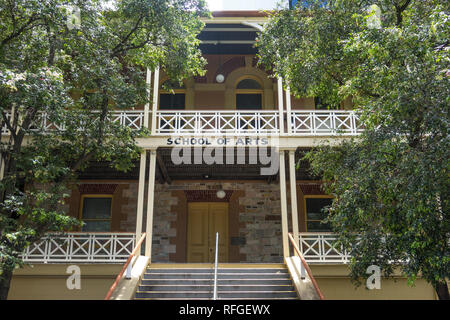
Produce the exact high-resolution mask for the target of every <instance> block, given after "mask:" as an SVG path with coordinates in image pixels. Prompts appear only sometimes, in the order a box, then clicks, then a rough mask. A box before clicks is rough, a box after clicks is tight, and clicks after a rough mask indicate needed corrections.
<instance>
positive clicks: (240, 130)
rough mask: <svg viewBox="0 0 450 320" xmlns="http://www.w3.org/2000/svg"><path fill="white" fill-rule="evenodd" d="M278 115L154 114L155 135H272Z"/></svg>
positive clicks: (168, 112) (277, 130)
mask: <svg viewBox="0 0 450 320" xmlns="http://www.w3.org/2000/svg"><path fill="white" fill-rule="evenodd" d="M278 124H279V121H278V112H277V111H275V110H268V111H260V110H259V111H184V110H183V111H158V113H157V125H158V127H157V130H156V133H157V134H179V135H191V134H276V133H278V132H279V128H278Z"/></svg>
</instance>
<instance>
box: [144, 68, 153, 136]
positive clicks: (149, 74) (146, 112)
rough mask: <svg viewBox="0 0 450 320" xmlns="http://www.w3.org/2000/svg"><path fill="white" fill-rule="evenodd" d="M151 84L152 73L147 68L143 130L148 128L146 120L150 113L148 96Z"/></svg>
mask: <svg viewBox="0 0 450 320" xmlns="http://www.w3.org/2000/svg"><path fill="white" fill-rule="evenodd" d="M151 83H152V72H151V71H150V69H149V68H147V77H146V80H145V84H146V86H147V100H148V102H147V103H146V104H145V106H144V128H148V119H149V115H148V114H149V112H150V94H151V89H150V86H151Z"/></svg>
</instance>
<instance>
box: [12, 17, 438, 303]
mask: <svg viewBox="0 0 450 320" xmlns="http://www.w3.org/2000/svg"><path fill="white" fill-rule="evenodd" d="M265 20H266V15H265V14H264V13H260V12H257V11H220V12H214V14H213V18H211V19H209V20H207V21H205V22H206V26H205V29H204V30H203V31H202V33H201V34H200V36H199V38H200V40H201V41H202V42H201V50H202V52H203V54H204V58H205V59H206V60H207V62H208V64H207V72H206V74H205V76H202V77H196V78H193V79H186V80H185V81H184V83H183V85H178V84H177V85H172V84H171V83H170V79H168V78H167V77H166V76H165V75H164V73H163V72H160V71H159V70H158V69H155V70H148V75H147V81H148V83H149V84H150V85H151V87H152V88H153V89H152V95H153V103H152V104H149V105H146V106H143V107H142V108H138V107H134V108H130V109H129V110H120V111H117V112H114V113H113V121H118V122H120V123H121V124H123V125H125V126H129V127H131V128H133V129H140V128H143V127H145V128H149V129H150V131H151V134H150V135H149V136H148V137H145V138H140V139H139V140H138V142H137V143H138V144H139V145H140V146H141V147H142V148H143V153H142V155H141V158H140V161H139V162H138V163H136V166H135V168H134V170H132V171H131V172H128V173H121V172H116V171H114V170H112V169H110V168H109V167H108V164H107V163H93V164H92V166H91V167H90V168H89V169H87V170H86V171H85V172H83V173H82V174H81V180H80V183H79V184H78V185H75V186H72V187H71V194H70V197H69V198H68V199H67V201H66V209H67V212H68V214H69V215H71V216H73V217H77V218H79V219H81V220H83V221H84V222H85V225H84V227H83V228H82V229H81V230H79V232H74V233H69V234H67V235H65V236H63V237H62V240H60V241H57V240H56V239H53V238H52V239H49V240H46V241H45V240H44V241H42V242H41V243H38V244H35V245H33V246H31V247H30V248H29V249H28V251H27V252H26V253H25V255H24V258H25V261H26V262H28V263H30V264H31V265H33V266H34V267H30V266H26V267H25V268H24V269H20V270H17V272H16V273H15V275H14V278H13V281H12V285H11V291H10V296H9V298H10V299H41V298H44V299H61V298H64V299H80V298H81V299H103V298H104V296H105V295H106V293H107V291H108V289H109V288H110V286H111V284H112V283H113V281H114V278H115V277H116V276H117V274H118V273H119V272H120V270H121V267H122V265H123V263H124V262H125V261H126V260H127V258H128V257H129V256H130V254H131V252H132V251H133V248H135V246H136V244H137V243H138V241H139V240H140V239H141V237H142V235H143V234H144V233H145V239H144V240H143V241H144V242H143V246H142V252H141V253H142V256H145V257H148V262H147V263H149V265H164V266H166V267H167V266H170V265H181V264H189V265H198V264H205V265H209V264H212V263H214V262H215V252H216V243H215V239H216V238H215V237H216V234H217V233H218V234H219V243H218V244H219V245H218V249H219V250H218V258H219V263H221V264H242V265H244V264H246V265H248V264H277V265H281V264H285V263H287V260H286V259H287V258H289V257H291V256H295V255H296V253H295V250H294V248H293V245H292V243H290V240H289V235H288V234H289V233H291V234H292V239H293V241H292V242H293V243H296V245H297V246H298V248H299V250H300V252H301V254H302V255H303V257H304V258H305V260H306V262H307V263H308V265H309V267H310V269H311V271H312V274H313V275H314V277H315V278H316V280H317V283H318V286H319V287H320V288H321V291H322V293H323V295H324V296H325V298H327V299H361V298H363V299H435V298H436V296H435V294H434V290H433V288H432V287H431V286H429V285H428V284H426V282H424V281H422V280H420V279H419V280H418V281H417V284H416V287H414V288H410V287H408V286H407V285H406V279H404V278H402V277H401V276H400V275H399V276H398V277H397V278H394V279H383V280H382V282H381V289H379V290H367V289H365V288H364V287H361V288H358V289H355V288H354V287H353V285H352V284H351V283H350V280H349V278H348V267H347V263H348V259H349V257H348V255H347V254H346V253H345V252H343V251H342V250H340V248H339V247H338V246H337V245H335V243H334V239H335V236H334V235H333V234H332V233H330V228H329V226H327V225H326V224H323V223H321V220H323V219H324V213H323V211H322V209H323V208H324V207H325V206H327V205H329V204H330V203H331V196H329V195H327V194H325V193H324V192H323V191H322V189H321V181H320V177H312V176H311V175H310V174H309V173H308V163H305V162H304V161H301V158H302V156H303V155H304V153H305V152H307V151H308V150H309V149H310V148H311V147H313V146H315V145H318V144H319V143H331V144H332V143H335V142H337V141H339V140H340V139H346V138H348V137H353V136H357V135H358V134H360V133H361V132H362V130H363V128H362V127H361V125H360V123H359V118H358V114H357V113H355V112H354V111H353V110H352V104H351V101H350V100H348V101H343V102H342V103H341V105H339V106H326V105H323V104H322V103H321V102H320V101H319V100H317V99H314V98H295V97H293V96H292V95H291V94H290V92H289V87H288V85H287V84H286V83H284V82H283V79H277V78H273V77H272V75H271V74H270V72H267V71H266V70H264V69H263V68H262V67H260V66H258V64H257V59H256V49H255V48H254V43H255V38H256V36H257V33H258V32H259V31H260V28H261V26H262V25H263V23H264V21H265ZM166 85H167V86H171V85H172V89H171V90H167V89H166ZM71 265H76V266H78V267H79V268H80V271H81V279H82V282H81V288H79V289H77V288H69V287H70V286H68V285H67V283H68V282H67V281H69V280H68V278H69V277H70V275H71V273H70V272H68V267H69V266H71ZM43 288H47V290H42V289H43Z"/></svg>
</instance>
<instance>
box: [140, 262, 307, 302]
mask: <svg viewBox="0 0 450 320" xmlns="http://www.w3.org/2000/svg"><path fill="white" fill-rule="evenodd" d="M217 279H218V281H217V285H218V286H217V290H218V291H217V292H218V299H227V300H232V299H239V300H251V299H258V300H263V299H298V296H297V293H296V291H295V288H294V285H293V283H292V279H291V277H290V274H289V271H288V269H287V268H286V266H285V265H282V264H280V265H265V264H254V265H249V264H246V265H239V264H233V265H220V266H219V269H218V276H217ZM213 290H214V268H213V267H212V266H209V265H207V266H201V265H200V266H195V267H193V266H189V265H186V266H183V265H173V266H170V267H169V266H168V265H165V266H160V267H158V266H157V265H156V266H151V267H149V268H147V270H146V272H145V273H144V275H143V277H142V279H141V282H140V283H139V286H138V288H137V291H136V294H135V299H136V300H176V299H183V300H185V299H186V300H209V299H212V297H213Z"/></svg>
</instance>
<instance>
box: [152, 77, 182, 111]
mask: <svg viewBox="0 0 450 320" xmlns="http://www.w3.org/2000/svg"><path fill="white" fill-rule="evenodd" d="M185 107H186V88H185V87H184V85H182V86H180V85H179V84H178V83H174V82H171V81H170V80H167V81H165V82H164V83H163V84H162V85H161V91H160V94H159V109H160V110H183V109H184V108H185Z"/></svg>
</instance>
